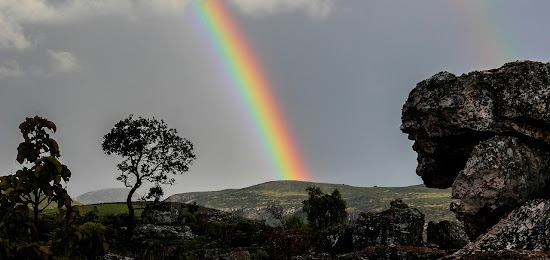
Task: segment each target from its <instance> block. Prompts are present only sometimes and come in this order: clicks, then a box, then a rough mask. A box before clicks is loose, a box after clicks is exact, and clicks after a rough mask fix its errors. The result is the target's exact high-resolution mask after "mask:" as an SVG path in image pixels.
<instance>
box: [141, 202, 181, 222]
mask: <svg viewBox="0 0 550 260" xmlns="http://www.w3.org/2000/svg"><path fill="white" fill-rule="evenodd" d="M179 215H180V214H179V211H178V209H176V208H175V207H174V205H173V204H171V203H161V204H153V205H148V206H147V207H145V209H144V210H143V213H141V220H142V221H143V223H146V224H160V225H171V224H174V223H176V222H177V221H178V218H179Z"/></svg>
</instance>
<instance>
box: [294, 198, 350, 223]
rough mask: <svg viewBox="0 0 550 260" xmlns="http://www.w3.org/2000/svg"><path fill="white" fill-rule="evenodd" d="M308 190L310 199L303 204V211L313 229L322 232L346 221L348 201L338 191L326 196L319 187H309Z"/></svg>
mask: <svg viewBox="0 0 550 260" xmlns="http://www.w3.org/2000/svg"><path fill="white" fill-rule="evenodd" d="M306 190H307V192H308V195H309V197H308V199H306V200H304V201H303V202H302V203H303V205H304V207H303V209H304V211H305V212H306V213H307V220H308V222H309V225H311V227H312V228H313V229H316V230H321V229H324V228H328V227H330V226H333V225H336V224H343V223H344V222H345V221H346V218H347V216H348V213H347V211H346V201H344V199H342V194H340V191H339V190H338V189H335V190H334V191H333V192H332V193H331V194H324V193H323V192H322V191H321V188H319V187H309V188H307V189H306Z"/></svg>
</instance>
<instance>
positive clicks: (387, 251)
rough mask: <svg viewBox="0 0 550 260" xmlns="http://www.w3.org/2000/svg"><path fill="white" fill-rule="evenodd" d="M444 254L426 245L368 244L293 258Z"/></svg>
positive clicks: (340, 259)
mask: <svg viewBox="0 0 550 260" xmlns="http://www.w3.org/2000/svg"><path fill="white" fill-rule="evenodd" d="M444 256H445V251H443V250H439V249H434V248H427V247H411V246H396V245H386V246H370V247H367V248H365V249H363V250H361V251H357V252H353V253H346V254H338V255H332V254H312V255H304V256H296V257H293V258H292V259H294V260H321V259H337V260H356V259H411V260H412V259H441V258H442V257H444Z"/></svg>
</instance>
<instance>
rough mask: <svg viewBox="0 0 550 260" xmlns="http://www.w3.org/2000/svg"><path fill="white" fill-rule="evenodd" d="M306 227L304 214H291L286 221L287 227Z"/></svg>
mask: <svg viewBox="0 0 550 260" xmlns="http://www.w3.org/2000/svg"><path fill="white" fill-rule="evenodd" d="M303 227H304V216H302V215H298V214H296V215H292V216H289V217H288V218H287V219H286V221H285V228H286V229H301V228H303Z"/></svg>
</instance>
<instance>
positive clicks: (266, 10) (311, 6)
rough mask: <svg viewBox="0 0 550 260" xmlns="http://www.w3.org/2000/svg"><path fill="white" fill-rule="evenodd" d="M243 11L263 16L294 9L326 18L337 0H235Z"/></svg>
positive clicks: (311, 15) (315, 16) (312, 15)
mask: <svg viewBox="0 0 550 260" xmlns="http://www.w3.org/2000/svg"><path fill="white" fill-rule="evenodd" d="M233 2H234V3H235V4H236V5H237V6H238V7H239V8H240V9H241V11H243V13H245V14H247V15H252V16H263V15H270V14H278V13H288V12H294V11H304V12H306V13H307V14H308V15H309V16H310V17H312V18H325V17H326V16H327V15H329V14H330V12H331V11H332V10H333V9H334V6H335V2H336V1H335V0H264V1H258V0H233Z"/></svg>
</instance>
